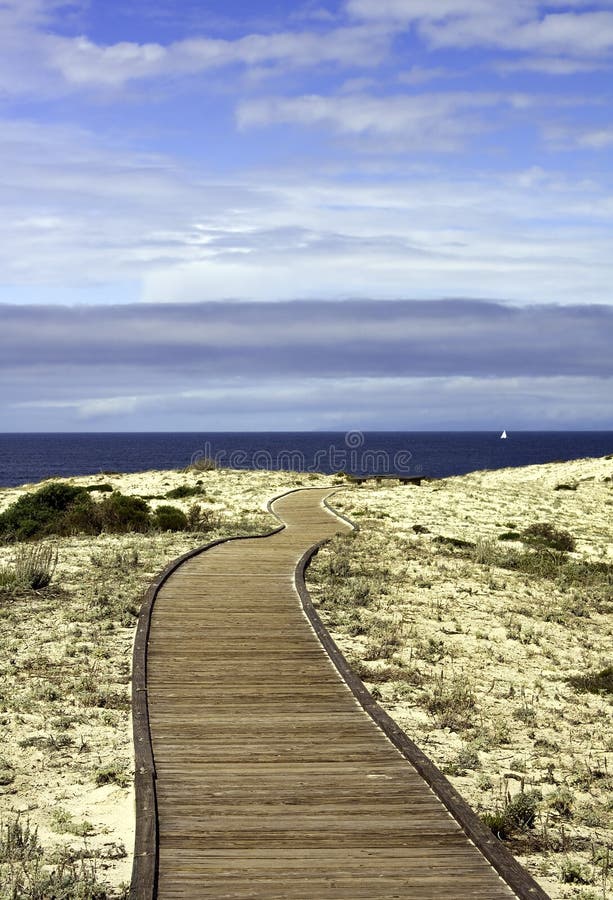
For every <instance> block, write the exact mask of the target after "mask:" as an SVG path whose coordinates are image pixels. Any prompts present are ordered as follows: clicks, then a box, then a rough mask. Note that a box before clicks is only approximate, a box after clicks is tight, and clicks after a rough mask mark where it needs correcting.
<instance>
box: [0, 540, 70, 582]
mask: <svg viewBox="0 0 613 900" xmlns="http://www.w3.org/2000/svg"><path fill="white" fill-rule="evenodd" d="M56 566H57V548H56V547H54V546H52V545H51V544H23V545H21V546H20V547H19V548H18V549H17V551H16V553H15V560H14V563H13V565H12V566H3V567H2V568H0V590H4V591H6V592H11V591H16V590H19V589H21V590H33V591H40V590H42V589H43V588H46V587H48V586H49V584H50V583H51V579H52V578H53V575H54V572H55V568H56Z"/></svg>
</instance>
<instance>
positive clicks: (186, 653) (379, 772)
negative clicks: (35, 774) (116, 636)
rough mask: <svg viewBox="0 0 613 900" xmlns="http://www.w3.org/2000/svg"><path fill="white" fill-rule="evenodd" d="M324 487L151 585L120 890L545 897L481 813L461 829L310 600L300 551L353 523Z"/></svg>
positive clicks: (280, 896)
mask: <svg viewBox="0 0 613 900" xmlns="http://www.w3.org/2000/svg"><path fill="white" fill-rule="evenodd" d="M331 493H332V491H331V490H330V489H328V490H320V489H312V490H305V491H297V492H293V493H289V494H286V495H284V496H283V497H281V498H279V499H277V500H276V501H275V502H274V503H273V505H272V508H273V510H274V512H275V513H276V514H277V516H279V518H280V519H281V520H282V521H283V522H285V525H286V527H285V528H283V529H282V530H279V531H277V532H276V533H274V534H272V535H271V536H268V537H265V538H252V539H247V540H238V541H230V542H225V543H220V544H218V545H216V546H213V547H211V548H210V549H207V550H206V552H204V553H200V554H199V555H195V556H192V557H191V558H189V559H187V560H186V561H184V562H183V563H182V564H181V565H180V566H179V567H178V568H176V569H175V570H174V571H173V572H172V574H170V575H169V576H166V578H165V580H163V579H160V582H158V583H157V584H156V585H154V587H153V589H152V591H151V596H150V598H149V609H148V610H147V609H146V610H145V613H144V614H143V615H142V616H141V619H142V621H141V624H140V625H139V633H138V635H137V641H136V649H135V672H134V679H135V686H134V692H135V693H134V697H135V713H134V715H135V739H136V744H137V778H136V788H137V847H136V857H135V866H134V877H133V884H132V896H133V897H134V898H139V900H150V898H153V897H159V898H162V900H166V898H168V900H170V898H194V900H206V898H215V900H222V898H224V900H230V898H232V900H239V898H240V900H247V898H249V900H252V898H253V900H255V898H258V900H362V898H364V900H365V898H371V900H374V898H377V900H392V898H414V900H435V898H436V900H439V898H440V900H444V898H458V900H459V898H483V900H498V898H500V900H503V898H509V897H522V898H524V897H525V898H528V897H531V898H544V897H546V895H545V894H544V893H543V892H542V891H541V890H540V889H539V888H537V887H536V885H535V884H534V882H532V881H531V879H530V878H529V876H528V875H527V874H526V873H524V871H523V870H522V869H521V868H520V867H519V866H518V865H517V864H516V863H515V862H514V860H512V858H511V857H510V856H508V854H506V852H505V851H504V850H503V849H501V848H500V845H499V844H498V842H496V841H495V840H494V839H493V837H492V836H491V835H489V832H487V830H486V829H483V828H482V826H479V825H478V822H477V820H476V817H474V816H473V819H472V820H470V822H469V825H468V828H466V824H465V823H463V824H464V828H463V827H462V826H461V825H460V824H459V823H458V821H456V818H454V817H453V816H452V815H451V814H450V812H449V811H448V809H447V808H446V806H445V805H444V803H443V802H442V801H441V799H439V797H438V796H437V795H436V794H435V793H434V791H433V790H432V789H431V787H429V786H428V784H427V783H426V781H425V780H424V778H423V777H422V774H423V772H422V774H419V772H418V769H419V768H420V764H421V762H423V760H421V757H420V755H419V751H416V753H417V757H416V765H417V768H416V767H415V766H414V765H413V764H412V763H411V762H410V761H409V759H411V753H412V752H413V749H415V750H416V748H413V745H412V744H411V742H410V741H408V739H407V738H406V736H404V735H402V734H401V736H400V737H398V735H397V734H396V733H397V732H398V731H399V729H398V728H397V727H396V726H393V727H388V726H389V723H386V721H385V720H386V717H385V714H382V716H383V718H382V719H380V720H379V722H378V723H377V722H376V721H374V720H373V718H372V716H371V715H369V714H368V713H367V712H366V711H364V709H363V708H362V706H361V705H360V703H359V702H358V699H356V694H355V692H354V691H352V689H351V685H348V684H347V682H346V680H344V679H343V678H342V677H341V675H340V674H339V672H338V670H337V668H336V667H335V665H334V664H333V662H332V661H331V657H330V652H329V651H330V649H331V652H332V656H334V651H335V648H334V645H333V644H331V642H330V639H329V638H328V639H327V640H328V643H329V647H328V652H327V650H326V649H325V648H324V646H323V645H322V641H321V640H320V637H318V635H317V634H316V631H315V630H314V628H313V626H312V624H311V621H310V619H309V617H308V616H307V614H305V609H304V608H303V605H302V603H301V596H300V593H301V594H302V595H303V599H304V594H305V591H304V587H303V584H302V583H301V574H300V571H301V570H300V567H299V562H300V560H301V558H303V557H304V554H305V553H307V551H308V550H309V548H312V547H313V545H315V544H317V543H318V542H320V541H322V540H324V539H326V538H329V537H330V536H332V535H333V534H336V533H338V532H340V531H343V530H349V529H350V527H351V526H350V525H348V524H347V523H346V522H344V521H343V520H341V519H340V518H339V517H337V516H336V515H335V514H334V513H333V512H332V511H331V510H329V509H328V508H327V507H326V506H325V505H324V502H323V501H324V499H325V497H326V496H327V495H329V494H331ZM297 568H298V576H297V578H295V572H296V570H297ZM296 583H298V588H299V589H300V593H299V590H297V586H296ZM307 606H308V604H307ZM307 612H308V613H309V615H310V616H311V617H313V616H315V614H314V613H313V611H312V608H311V609H307ZM316 625H317V628H318V630H319V631H320V633H321V631H322V629H321V626H320V623H316ZM337 662H338V660H337ZM341 669H342V665H341ZM349 681H350V682H351V678H349ZM353 687H355V685H353ZM359 689H360V685H359V684H358V690H357V693H358V694H359ZM363 690H364V689H363V688H362V691H363ZM365 696H366V695H365ZM362 700H363V698H362ZM370 704H371V706H373V707H376V704H373V703H372V700H371V701H370ZM365 705H367V706H368V699H367V700H366V704H365ZM376 709H377V710H378V707H377V708H376ZM379 712H380V711H379ZM376 715H378V713H376ZM147 716H148V723H147ZM147 724H148V728H147ZM385 729H388V731H389V733H390V735H391V737H392V739H393V740H394V743H395V744H396V745H397V746H395V745H394V743H392V740H390V737H388V735H387V734H386V733H384V730H385ZM394 729H395V731H394ZM149 737H150V746H149ZM403 741H404V744H406V746H404V744H403ZM398 745H399V746H398ZM407 747H408V751H407ZM151 751H152V752H151ZM407 756H408V757H409V759H407ZM429 765H430V766H431V764H429V763H428V762H427V761H426V763H425V766H426V770H425V771H426V774H427V767H428V766H429ZM431 768H432V769H433V771H434V773H435V775H434V777H433V779H431V780H433V781H435V782H436V781H437V778H438V779H440V782H441V784H442V785H443V787H442V789H441V790H442V792H443V794H444V793H445V787H444V786H445V785H446V784H447V782H446V781H445V779H443V778H442V776H440V773H437V770H434V767H431ZM435 787H436V785H435ZM449 790H450V791H451V794H450V795H449V796H450V797H451V800H450V799H449V797H447V798H446V801H445V802H446V803H447V806H451V807H453V805H454V802H457V801H458V800H459V798H457V795H455V793H454V792H453V789H451V788H450V786H449ZM156 806H157V809H156ZM458 809H459V811H460V812H459V814H458V815H459V817H460V819H461V818H462V815H463V814H464V812H465V810H464V807H463V804H462V801H459V806H458ZM456 813H457V811H456ZM471 815H472V814H471ZM469 818H470V816H469ZM473 820H474V821H473ZM475 823H477V824H475ZM471 828H473V832H471ZM475 828H476V831H474V829H475ZM479 829H481V831H480V830H479ZM467 831H468V833H469V834H471V833H473V837H474V838H475V835H476V838H475V839H476V841H477V843H478V844H482V845H485V846H481V848H480V849H478V848H477V846H475V843H473V841H472V840H470V839H469V837H468V836H467V833H466V832H467ZM492 848H493V849H492ZM484 851H485V853H486V855H488V857H493V858H494V864H495V865H496V868H497V869H498V872H497V871H496V869H495V868H494V866H493V865H492V864H491V863H490V862H489V861H488V859H486V858H485V856H484ZM500 860H502V862H500ZM499 872H502V874H503V875H504V878H505V879H506V880H503V878H502V877H501V876H500V874H499ZM509 883H510V884H512V885H513V887H510V886H509Z"/></svg>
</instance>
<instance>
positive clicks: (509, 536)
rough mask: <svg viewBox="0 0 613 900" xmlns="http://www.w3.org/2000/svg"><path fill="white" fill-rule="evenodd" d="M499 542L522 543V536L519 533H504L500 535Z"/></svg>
mask: <svg viewBox="0 0 613 900" xmlns="http://www.w3.org/2000/svg"><path fill="white" fill-rule="evenodd" d="M498 540H499V541H521V534H520V533H519V531H503V533H502V534H499V535H498Z"/></svg>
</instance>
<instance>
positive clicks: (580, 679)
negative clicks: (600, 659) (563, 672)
mask: <svg viewBox="0 0 613 900" xmlns="http://www.w3.org/2000/svg"><path fill="white" fill-rule="evenodd" d="M566 681H567V684H570V686H571V687H574V688H575V689H576V690H578V691H582V692H589V693H590V694H613V666H607V667H606V668H604V669H601V670H600V672H589V673H588V674H587V675H571V677H570V678H567V679H566Z"/></svg>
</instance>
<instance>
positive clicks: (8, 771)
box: [0, 756, 15, 787]
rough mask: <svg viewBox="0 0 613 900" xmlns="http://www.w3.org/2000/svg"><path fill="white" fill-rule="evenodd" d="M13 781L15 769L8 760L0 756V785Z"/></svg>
mask: <svg viewBox="0 0 613 900" xmlns="http://www.w3.org/2000/svg"><path fill="white" fill-rule="evenodd" d="M14 781H15V769H14V768H13V766H12V765H11V763H10V762H8V760H6V759H4V758H3V757H1V756H0V786H2V787H4V786H6V785H7V784H12V783H13V782H14Z"/></svg>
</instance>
